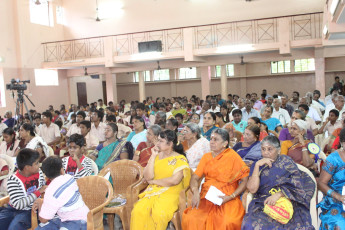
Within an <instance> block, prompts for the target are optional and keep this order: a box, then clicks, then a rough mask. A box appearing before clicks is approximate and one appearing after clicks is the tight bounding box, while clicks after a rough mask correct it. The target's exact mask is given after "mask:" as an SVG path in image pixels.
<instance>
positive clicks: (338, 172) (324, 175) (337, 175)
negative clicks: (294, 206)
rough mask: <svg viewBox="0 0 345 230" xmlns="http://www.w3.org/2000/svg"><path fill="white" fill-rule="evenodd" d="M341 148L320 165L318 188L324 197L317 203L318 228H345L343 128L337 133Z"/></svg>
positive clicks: (344, 138)
mask: <svg viewBox="0 0 345 230" xmlns="http://www.w3.org/2000/svg"><path fill="white" fill-rule="evenodd" d="M339 138H340V143H341V148H340V149H338V150H337V151H335V152H333V153H331V154H330V155H329V156H328V157H327V159H326V162H325V164H324V165H323V166H322V169H323V170H322V171H321V174H320V178H319V180H318V188H319V189H320V190H321V191H322V192H323V194H324V197H323V199H322V201H321V202H320V203H319V204H318V205H317V207H319V208H321V210H322V212H321V214H320V219H321V227H320V229H322V230H323V229H339V230H341V229H345V211H344V207H345V206H343V205H345V195H341V194H342V191H343V189H345V187H344V186H345V129H342V130H341V132H340V135H339Z"/></svg>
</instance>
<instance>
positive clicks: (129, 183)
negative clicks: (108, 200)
mask: <svg viewBox="0 0 345 230" xmlns="http://www.w3.org/2000/svg"><path fill="white" fill-rule="evenodd" d="M108 172H110V176H111V178H112V181H113V189H114V196H113V197H112V199H113V198H115V197H118V196H121V197H123V198H126V204H124V205H122V206H114V207H106V208H104V213H105V214H106V215H107V218H108V223H109V229H110V230H113V229H114V218H115V214H117V215H119V216H120V218H121V221H122V226H123V229H124V230H127V229H129V220H130V214H131V211H132V209H133V205H134V200H136V199H137V197H136V198H135V197H133V196H134V195H133V193H132V188H133V187H134V186H135V185H137V184H138V183H139V182H141V181H142V179H143V174H144V172H143V168H142V167H141V165H140V164H139V163H138V162H136V161H132V160H119V161H115V162H113V163H111V164H109V165H107V166H106V167H105V168H103V169H102V170H101V171H100V172H99V174H98V175H99V176H105V175H106V174H107V173H108Z"/></svg>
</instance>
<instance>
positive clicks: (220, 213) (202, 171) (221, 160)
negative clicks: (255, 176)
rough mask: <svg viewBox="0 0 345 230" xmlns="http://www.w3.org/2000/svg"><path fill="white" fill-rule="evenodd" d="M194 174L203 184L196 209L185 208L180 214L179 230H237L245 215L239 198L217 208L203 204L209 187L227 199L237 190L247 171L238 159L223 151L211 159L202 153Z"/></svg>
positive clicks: (232, 151) (210, 204) (210, 203)
mask: <svg viewBox="0 0 345 230" xmlns="http://www.w3.org/2000/svg"><path fill="white" fill-rule="evenodd" d="M195 174H196V175H197V176H198V177H200V178H201V177H203V176H205V182H204V183H203V185H202V189H201V193H200V203H199V207H198V208H194V209H192V208H191V207H189V208H187V209H186V210H185V211H184V213H183V217H182V229H183V230H187V229H200V230H201V229H207V230H212V229H217V230H218V229H219V230H222V229H229V230H230V229H231V230H236V229H240V228H241V223H242V219H243V216H244V214H245V211H244V208H243V205H242V202H241V200H240V198H239V196H237V197H236V198H235V199H233V200H230V201H228V202H226V203H225V204H222V205H220V206H218V205H215V204H213V203H212V202H210V201H208V200H206V199H205V195H206V193H207V192H208V190H209V188H210V186H212V185H213V186H215V187H216V188H217V189H219V190H221V191H222V192H223V193H225V194H226V195H227V196H229V195H231V194H232V193H233V192H234V191H235V190H236V189H237V188H238V185H239V181H240V180H241V179H242V178H245V177H247V176H248V175H249V168H248V167H247V166H246V164H245V163H244V162H243V161H242V159H241V157H240V156H239V155H238V154H237V153H236V152H235V151H234V150H232V149H226V150H224V151H223V152H222V153H220V154H219V155H218V156H216V157H214V158H213V156H212V154H211V153H206V154H205V155H204V156H203V157H202V158H201V161H200V163H199V165H198V168H197V169H196V171H195Z"/></svg>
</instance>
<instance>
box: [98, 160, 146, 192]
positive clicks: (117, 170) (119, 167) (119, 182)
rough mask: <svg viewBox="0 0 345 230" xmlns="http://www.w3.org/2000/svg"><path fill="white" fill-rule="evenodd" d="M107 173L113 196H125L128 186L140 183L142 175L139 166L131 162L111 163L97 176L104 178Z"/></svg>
mask: <svg viewBox="0 0 345 230" xmlns="http://www.w3.org/2000/svg"><path fill="white" fill-rule="evenodd" d="M108 172H110V176H111V179H112V181H113V188H114V195H119V194H122V195H126V191H127V188H128V186H130V185H133V184H134V183H136V182H139V181H141V180H142V178H143V174H144V170H143V168H142V167H141V165H140V164H139V163H138V162H136V161H132V160H119V161H115V162H112V163H111V164H109V165H107V166H105V167H104V168H103V169H102V170H101V171H100V172H99V176H105V175H106V174H107V173H108Z"/></svg>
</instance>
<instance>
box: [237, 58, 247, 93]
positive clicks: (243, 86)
mask: <svg viewBox="0 0 345 230" xmlns="http://www.w3.org/2000/svg"><path fill="white" fill-rule="evenodd" d="M239 67H240V97H242V98H245V97H246V93H247V66H246V64H244V65H239Z"/></svg>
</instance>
